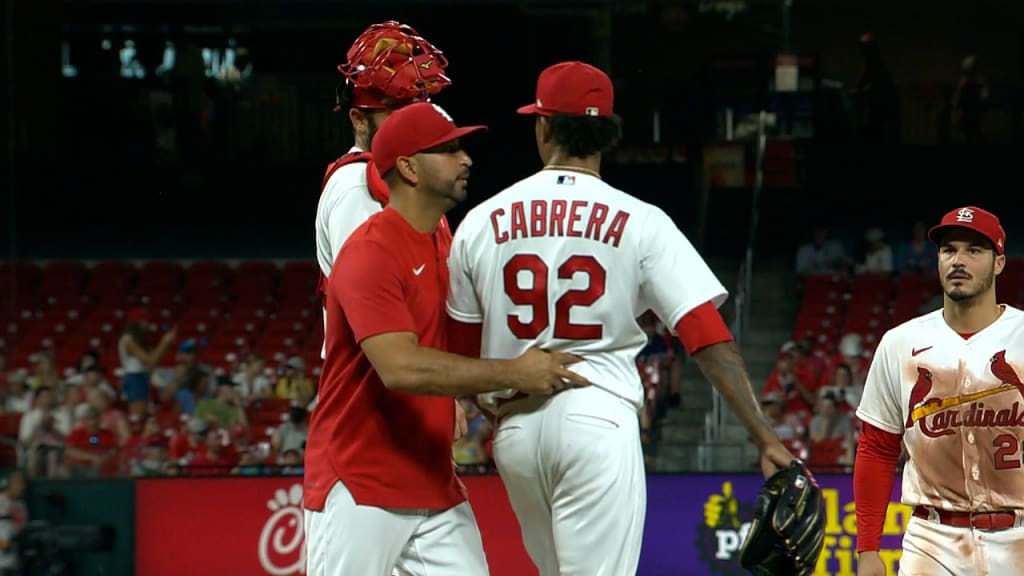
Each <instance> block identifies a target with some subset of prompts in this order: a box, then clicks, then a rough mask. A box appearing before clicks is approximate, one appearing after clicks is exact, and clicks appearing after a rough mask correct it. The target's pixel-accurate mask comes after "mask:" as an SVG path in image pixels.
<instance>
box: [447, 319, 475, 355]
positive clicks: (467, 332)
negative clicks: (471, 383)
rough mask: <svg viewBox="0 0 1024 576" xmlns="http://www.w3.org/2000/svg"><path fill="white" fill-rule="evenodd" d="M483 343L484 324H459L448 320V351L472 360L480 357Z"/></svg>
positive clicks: (453, 320) (456, 321)
mask: <svg viewBox="0 0 1024 576" xmlns="http://www.w3.org/2000/svg"><path fill="white" fill-rule="evenodd" d="M482 342H483V324H472V323H468V322H459V321H458V320H455V319H453V318H451V317H449V318H448V351H449V352H451V353H452V354H460V355H462V356H468V357H470V358H479V357H480V347H481V345H482Z"/></svg>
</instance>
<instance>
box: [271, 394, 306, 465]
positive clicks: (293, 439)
mask: <svg viewBox="0 0 1024 576" xmlns="http://www.w3.org/2000/svg"><path fill="white" fill-rule="evenodd" d="M307 436H309V413H308V412H307V411H306V407H305V406H301V405H299V406H292V409H291V412H289V413H288V421H287V422H284V423H283V424H281V425H280V426H278V427H277V430H276V431H274V437H273V438H271V440H270V445H271V447H272V448H273V449H274V452H277V453H279V454H280V453H282V452H285V451H287V450H302V451H305V450H306V437H307Z"/></svg>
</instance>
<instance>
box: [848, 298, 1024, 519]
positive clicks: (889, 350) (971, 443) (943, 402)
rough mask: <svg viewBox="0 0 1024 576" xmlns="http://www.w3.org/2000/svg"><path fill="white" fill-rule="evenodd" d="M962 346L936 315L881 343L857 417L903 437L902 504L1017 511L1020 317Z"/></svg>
mask: <svg viewBox="0 0 1024 576" xmlns="http://www.w3.org/2000/svg"><path fill="white" fill-rule="evenodd" d="M1003 308H1004V310H1005V311H1004V312H1003V314H1002V315H1001V316H1000V317H999V318H998V319H997V320H996V321H995V322H994V323H993V324H991V325H990V326H988V327H987V328H985V329H984V330H982V331H980V332H978V333H976V334H974V335H972V336H970V337H969V338H967V339H965V338H964V337H963V336H962V335H960V334H957V333H956V332H955V331H953V329H952V328H950V327H949V325H947V324H946V322H945V320H944V319H943V315H942V310H941V309H940V310H937V311H935V312H932V313H929V314H926V315H924V316H921V317H918V318H915V319H913V320H910V321H908V322H906V323H904V324H901V325H900V326H897V327H895V328H893V329H891V330H889V331H888V332H886V333H885V335H884V336H883V337H882V339H881V341H880V342H879V345H878V349H877V350H876V351H875V355H874V359H873V360H872V363H871V368H870V369H869V370H868V376H867V382H866V383H865V386H864V396H863V397H862V398H861V401H860V407H859V408H858V409H857V416H858V417H859V418H860V419H861V420H863V421H864V422H867V423H869V424H871V425H873V426H875V427H876V428H879V429H881V430H885V431H886V432H890V433H893V434H902V435H903V443H904V445H905V446H906V448H907V453H908V454H909V456H910V460H909V461H908V462H907V465H906V467H905V469H904V473H903V502H904V503H906V504H910V505H923V506H931V507H934V508H939V509H944V510H954V511H975V512H987V511H994V510H1006V509H1015V508H1017V509H1019V508H1024V468H1022V466H1021V459H1022V456H1021V433H1022V427H1024V381H1022V380H1021V378H1020V375H1022V374H1024V314H1021V311H1020V310H1018V309H1016V308H1013V307H1011V306H1005V305H1004V306H1003Z"/></svg>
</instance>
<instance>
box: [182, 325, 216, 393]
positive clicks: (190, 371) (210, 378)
mask: <svg viewBox="0 0 1024 576" xmlns="http://www.w3.org/2000/svg"><path fill="white" fill-rule="evenodd" d="M175 373H176V375H177V377H178V378H179V379H183V380H185V381H188V382H190V383H192V391H193V392H194V393H195V394H196V400H198V399H199V398H202V397H205V396H212V395H214V394H215V393H216V390H217V378H216V376H215V374H214V372H213V370H212V369H210V367H209V366H207V365H205V364H200V363H199V347H198V346H197V345H196V341H195V340H192V339H188V340H185V341H184V342H182V343H181V345H180V346H178V357H177V364H176V366H175Z"/></svg>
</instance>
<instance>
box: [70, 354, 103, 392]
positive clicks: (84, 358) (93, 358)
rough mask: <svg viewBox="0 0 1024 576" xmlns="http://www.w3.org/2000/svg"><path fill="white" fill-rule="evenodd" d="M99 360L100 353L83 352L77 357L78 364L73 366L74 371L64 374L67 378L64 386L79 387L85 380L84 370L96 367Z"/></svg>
mask: <svg viewBox="0 0 1024 576" xmlns="http://www.w3.org/2000/svg"><path fill="white" fill-rule="evenodd" d="M99 359H100V353H99V352H97V351H95V350H89V351H87V352H84V353H83V354H82V355H81V356H79V357H78V364H76V365H75V368H74V371H72V372H71V373H70V374H69V373H67V372H65V373H64V374H65V376H67V377H66V378H65V379H64V382H65V384H70V385H71V386H78V385H81V384H82V382H83V381H84V380H85V372H86V370H88V369H89V368H91V367H93V366H97V365H98V364H99Z"/></svg>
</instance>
